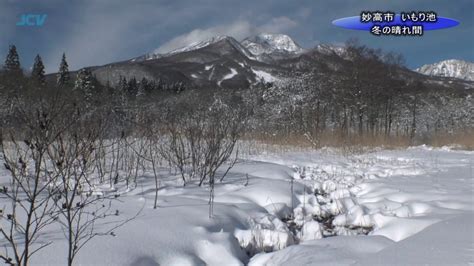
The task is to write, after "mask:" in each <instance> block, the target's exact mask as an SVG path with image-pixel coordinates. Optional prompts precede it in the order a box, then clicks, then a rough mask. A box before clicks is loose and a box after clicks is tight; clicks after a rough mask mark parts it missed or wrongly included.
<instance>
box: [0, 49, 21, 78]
mask: <svg viewBox="0 0 474 266" xmlns="http://www.w3.org/2000/svg"><path fill="white" fill-rule="evenodd" d="M3 68H4V70H5V71H6V72H8V73H10V74H20V75H22V74H23V72H22V71H21V66H20V57H19V56H18V53H17V51H16V46H15V45H10V48H9V50H8V55H7V58H6V59H5V65H4V66H3Z"/></svg>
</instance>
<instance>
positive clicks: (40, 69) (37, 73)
mask: <svg viewBox="0 0 474 266" xmlns="http://www.w3.org/2000/svg"><path fill="white" fill-rule="evenodd" d="M31 77H32V78H33V80H34V82H35V83H36V84H38V85H41V86H42V85H44V84H46V79H45V77H44V65H43V60H41V56H40V55H39V54H38V55H36V57H35V63H34V64H33V70H32V72H31Z"/></svg>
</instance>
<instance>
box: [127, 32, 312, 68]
mask: <svg viewBox="0 0 474 266" xmlns="http://www.w3.org/2000/svg"><path fill="white" fill-rule="evenodd" d="M223 40H227V41H229V42H230V43H231V44H232V45H233V46H234V47H235V48H237V49H238V50H239V51H240V52H241V53H242V54H244V55H245V56H247V57H248V58H249V59H252V60H258V61H268V59H269V58H271V57H270V56H271V55H273V56H274V57H278V58H281V57H282V56H287V55H297V54H300V53H302V52H304V51H305V50H304V49H303V48H301V47H300V46H299V45H298V44H297V43H296V42H295V41H294V40H293V39H291V37H290V36H288V35H285V34H272V33H261V34H258V35H256V36H253V37H248V38H245V39H244V40H243V41H242V42H240V43H239V42H238V41H237V40H235V39H234V38H232V37H229V36H215V37H211V38H209V39H205V40H202V41H197V42H193V43H190V44H189V45H186V46H183V47H180V48H177V49H175V50H172V51H170V52H167V53H164V54H160V53H159V52H158V50H155V51H154V52H151V53H147V54H145V55H142V56H139V57H136V58H133V59H131V61H132V62H135V61H145V60H153V59H158V58H162V57H168V56H171V55H175V54H179V53H184V52H191V51H195V50H198V49H201V48H204V47H207V46H209V45H211V44H214V43H217V42H220V41H223Z"/></svg>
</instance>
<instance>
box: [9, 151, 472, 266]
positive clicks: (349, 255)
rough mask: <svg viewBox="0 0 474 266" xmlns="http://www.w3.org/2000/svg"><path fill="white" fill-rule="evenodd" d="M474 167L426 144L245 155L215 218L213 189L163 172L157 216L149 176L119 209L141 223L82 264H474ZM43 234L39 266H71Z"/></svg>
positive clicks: (93, 249) (57, 239) (92, 249)
mask: <svg viewBox="0 0 474 266" xmlns="http://www.w3.org/2000/svg"><path fill="white" fill-rule="evenodd" d="M242 150H243V149H242ZM473 168H474V152H472V151H461V150H459V151H458V150H451V149H447V148H442V149H438V148H429V147H424V146H422V147H414V148H408V149H404V150H390V151H389V150H379V151H375V152H368V153H364V154H356V155H347V154H345V155H344V154H341V153H340V152H338V151H336V150H332V149H323V150H318V151H305V150H301V151H283V150H280V151H278V150H276V151H275V152H268V151H267V152H258V153H256V152H254V153H253V154H250V153H249V152H247V153H246V154H244V155H243V157H242V159H241V160H240V161H239V162H238V163H237V164H236V165H235V167H234V168H233V169H232V170H231V171H230V173H229V174H228V175H227V176H226V178H225V179H224V181H223V182H222V183H219V182H218V183H217V185H216V197H215V202H216V205H215V209H214V218H212V219H209V218H208V194H209V190H208V188H207V186H203V187H199V186H197V184H195V183H192V184H188V185H186V186H185V187H183V186H182V185H181V182H179V180H180V178H179V177H178V176H175V175H173V173H169V172H168V171H167V170H164V169H163V171H162V172H161V176H162V177H163V178H162V180H161V182H160V183H161V188H160V190H159V208H157V209H153V199H154V180H153V178H152V176H151V175H144V176H143V177H141V179H140V180H139V182H138V186H137V187H136V188H135V189H133V190H130V191H128V192H124V194H123V195H122V197H120V201H117V202H116V203H115V205H114V208H117V209H119V210H120V213H121V214H122V215H121V216H122V217H132V216H134V215H135V214H136V213H137V212H138V211H140V209H142V208H143V209H142V210H141V212H140V213H139V215H138V217H136V218H135V219H133V220H132V221H130V222H129V223H127V224H125V225H124V226H122V227H120V228H118V229H117V230H115V231H114V236H112V235H111V236H102V237H97V238H95V239H94V240H92V241H91V242H90V243H89V244H88V245H86V246H85V247H84V249H83V250H81V252H80V253H79V255H78V258H77V263H78V264H80V265H204V264H207V265H242V264H250V265H321V264H323V265H324V264H328V265H335V264H361V265H387V264H400V265H407V264H438V265H457V264H461V265H466V264H473V263H474V257H473V254H474V232H473V227H474V182H473V181H474V174H473V172H474V169H473ZM0 171H3V170H0ZM0 173H4V172H0ZM4 178H5V177H4V175H3V177H2V180H1V181H2V183H3V182H5V179H4ZM292 180H293V181H292ZM3 204H4V203H2V205H3ZM97 226H98V227H99V228H100V227H101V226H106V225H97ZM44 237H45V238H46V239H51V240H53V244H52V245H50V246H48V247H47V248H45V249H43V250H41V251H40V252H38V253H37V254H35V255H34V256H33V257H32V259H31V262H32V264H33V265H64V264H65V263H64V262H65V258H66V242H65V240H64V239H63V234H62V232H61V231H60V230H58V229H56V228H50V229H49V230H48V231H47V235H45V236H44ZM263 251H265V252H267V253H264V252H263Z"/></svg>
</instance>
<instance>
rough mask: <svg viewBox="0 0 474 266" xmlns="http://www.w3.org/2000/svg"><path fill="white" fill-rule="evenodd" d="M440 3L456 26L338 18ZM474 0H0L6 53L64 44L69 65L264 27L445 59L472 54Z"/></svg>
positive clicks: (304, 39)
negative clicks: (12, 48) (383, 33)
mask: <svg viewBox="0 0 474 266" xmlns="http://www.w3.org/2000/svg"><path fill="white" fill-rule="evenodd" d="M363 10H365V11H372V10H382V11H394V12H400V11H418V10H419V11H435V12H437V13H438V15H439V16H443V17H450V18H454V19H456V20H459V21H460V22H461V24H460V25H459V26H457V27H455V28H451V29H444V30H438V31H430V32H426V33H425V35H424V36H423V37H416V38H415V37H377V36H372V35H371V34H370V33H368V32H358V31H351V30H346V29H341V28H337V27H335V26H333V25H332V24H331V21H332V20H334V19H337V18H341V17H347V16H355V15H359V14H360V12H361V11H363ZM473 10H474V1H473V0H458V1H455V0H453V1H446V0H434V1H433V0H431V1H429V0H425V1H423V0H398V1H386V0H348V1H342V0H332V1H326V0H324V1H323V0H301V1H297V0H295V1H288V0H281V1H280V0H276V1H270V0H235V1H230V0H194V1H193V0H189V1H181V0H154V1H152V0H135V1H125V0H124V1H118V0H95V1H93V0H62V1H61V0H42V1H39V0H36V1H35V0H0V55H1V57H2V59H1V60H2V61H3V58H4V56H5V54H6V52H7V50H8V45H9V44H15V45H16V46H17V48H18V50H19V53H20V59H21V62H22V65H23V67H24V68H29V67H30V66H31V64H32V61H33V59H34V56H35V55H36V54H37V53H39V54H40V55H41V56H42V57H43V61H44V62H45V65H46V70H47V72H55V71H56V70H57V65H58V64H59V60H60V58H61V54H62V52H66V55H67V57H68V62H69V65H70V67H71V69H78V68H80V67H84V66H91V65H101V64H106V63H110V62H115V61H120V60H126V59H129V58H132V57H135V56H138V55H141V54H144V53H146V52H150V51H155V50H157V51H159V52H165V51H167V50H170V49H173V48H177V47H179V46H182V45H185V44H187V43H189V42H193V41H198V40H201V39H204V38H208V37H211V36H213V35H230V36H233V37H235V38H236V39H238V40H241V39H243V38H244V37H247V36H250V35H254V34H257V33H259V32H273V33H285V34H288V35H290V36H291V37H292V38H293V39H294V40H295V41H296V42H298V43H299V44H300V45H301V46H303V47H305V48H310V47H313V46H315V45H317V44H318V43H336V44H341V43H343V42H344V41H345V40H347V39H348V38H351V37H356V38H358V39H359V40H360V42H361V43H363V44H366V45H368V46H370V47H375V48H383V49H384V50H387V51H395V52H400V53H402V54H403V55H404V56H405V59H406V62H407V66H408V67H410V68H414V67H418V66H420V65H423V64H426V63H433V62H436V61H440V60H444V59H451V58H455V59H464V60H468V61H474V38H472V36H473V35H474V11H473ZM25 13H33V14H47V15H48V17H47V19H46V21H45V24H44V26H42V27H19V26H16V23H17V22H18V21H19V20H20V15H21V14H25Z"/></svg>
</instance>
